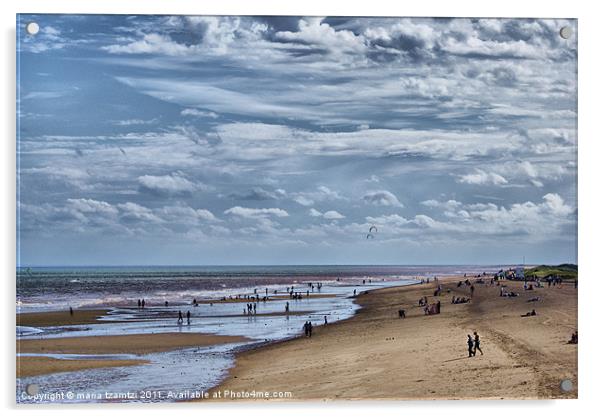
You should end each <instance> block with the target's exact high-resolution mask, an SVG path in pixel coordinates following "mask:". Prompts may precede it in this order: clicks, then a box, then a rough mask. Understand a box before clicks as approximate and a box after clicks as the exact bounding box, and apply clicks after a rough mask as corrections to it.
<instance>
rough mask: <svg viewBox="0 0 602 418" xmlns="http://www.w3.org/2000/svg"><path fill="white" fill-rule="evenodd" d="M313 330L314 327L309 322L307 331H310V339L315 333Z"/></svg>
mask: <svg viewBox="0 0 602 418" xmlns="http://www.w3.org/2000/svg"><path fill="white" fill-rule="evenodd" d="M313 329H314V326H313V325H312V324H311V321H309V322H308V324H307V330H308V333H309V338H311V332H312V331H313Z"/></svg>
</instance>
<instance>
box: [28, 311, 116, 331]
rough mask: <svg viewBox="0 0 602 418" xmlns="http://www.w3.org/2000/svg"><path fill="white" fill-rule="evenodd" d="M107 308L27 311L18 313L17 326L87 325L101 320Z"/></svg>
mask: <svg viewBox="0 0 602 418" xmlns="http://www.w3.org/2000/svg"><path fill="white" fill-rule="evenodd" d="M108 312H109V311H108V310H107V309H82V310H75V311H74V312H73V315H70V313H69V311H68V310H64V311H51V312H27V313H21V314H17V326H25V327H54V326H61V325H86V324H94V323H97V322H100V321H99V319H98V318H100V317H102V316H104V315H107V313H108Z"/></svg>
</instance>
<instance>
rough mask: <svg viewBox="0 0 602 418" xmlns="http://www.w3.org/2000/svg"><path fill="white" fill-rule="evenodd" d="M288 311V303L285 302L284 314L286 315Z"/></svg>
mask: <svg viewBox="0 0 602 418" xmlns="http://www.w3.org/2000/svg"><path fill="white" fill-rule="evenodd" d="M288 311H289V305H288V302H286V305H284V312H286V313H288Z"/></svg>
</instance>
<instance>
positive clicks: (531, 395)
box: [211, 278, 577, 400]
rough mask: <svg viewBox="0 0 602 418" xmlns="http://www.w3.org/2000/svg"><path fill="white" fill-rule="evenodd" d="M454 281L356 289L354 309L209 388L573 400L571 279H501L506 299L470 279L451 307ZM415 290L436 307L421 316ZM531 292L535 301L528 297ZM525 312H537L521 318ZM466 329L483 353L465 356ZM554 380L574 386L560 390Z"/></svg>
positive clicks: (262, 352)
mask: <svg viewBox="0 0 602 418" xmlns="http://www.w3.org/2000/svg"><path fill="white" fill-rule="evenodd" d="M458 280H459V278H450V279H447V280H445V281H444V280H440V283H441V284H442V285H443V289H444V291H443V293H442V294H441V295H440V296H439V297H433V292H434V290H435V287H436V285H435V284H434V283H433V282H431V283H430V284H422V285H412V286H406V287H396V288H389V289H382V290H375V291H372V292H370V293H368V294H362V295H360V296H358V298H357V301H358V303H360V304H361V306H362V309H361V310H360V312H359V313H358V314H357V315H356V316H354V317H353V318H351V319H349V320H346V321H342V322H340V323H336V324H331V325H328V326H320V327H315V328H314V335H313V337H312V338H305V337H301V338H296V339H292V340H288V341H284V342H280V343H276V344H272V345H268V346H265V347H261V348H257V349H254V350H251V351H246V352H242V353H239V354H238V355H237V358H236V365H235V367H234V368H233V369H231V370H230V373H229V376H228V378H227V379H226V380H225V381H224V382H223V383H222V384H221V385H219V386H218V387H217V388H214V389H213V390H212V391H211V392H214V391H216V390H221V391H222V395H223V394H224V391H226V390H227V391H230V393H240V392H251V391H261V392H269V393H274V392H285V391H286V392H290V396H287V400H327V399H345V400H346V399H366V400H368V399H370V400H374V399H442V398H443V399H475V398H478V399H543V398H546V399H549V398H576V397H577V345H572V344H568V343H567V342H568V340H569V338H570V336H571V333H572V332H574V331H575V330H576V329H577V289H575V288H574V287H573V285H572V284H565V285H564V286H562V287H559V286H555V287H550V288H548V287H547V285H546V287H545V288H537V289H534V290H530V291H524V290H523V287H522V283H521V282H508V281H503V282H502V284H504V285H505V286H507V288H508V290H511V291H512V290H513V291H515V292H518V293H519V294H520V295H519V296H518V297H513V298H509V297H500V296H499V293H500V287H498V286H495V285H494V286H489V285H488V284H475V288H476V289H475V294H474V297H473V299H472V301H471V302H470V303H466V304H451V299H452V297H453V296H456V297H458V296H464V297H468V296H469V295H470V290H469V288H467V287H466V286H462V287H460V288H458V287H457V286H456V284H457V282H458ZM473 282H474V280H473ZM448 289H449V292H447V290H448ZM422 296H427V297H428V298H429V302H434V301H436V300H440V301H441V303H442V306H441V314H439V315H428V316H426V315H425V314H424V311H423V309H422V308H420V307H418V303H417V302H418V300H419V299H420V298H421V297H422ZM536 296H539V297H540V299H541V300H540V301H537V302H528V301H527V300H528V299H529V298H532V297H536ZM402 308H403V309H405V311H406V318H405V319H400V318H399V315H398V310H399V309H402ZM532 309H535V310H536V312H537V315H536V316H533V317H521V315H523V314H525V313H526V312H528V311H531V310H532ZM474 331H477V332H478V333H479V335H480V337H481V348H482V350H483V353H484V355H481V354H479V353H477V354H476V356H475V357H472V358H469V357H468V351H467V345H466V340H467V334H472V333H473V332H474ZM562 379H571V381H572V383H573V385H574V390H573V391H570V392H563V391H561V389H560V381H561V380H562ZM222 399H224V396H222ZM231 399H232V398H231V397H228V396H226V397H225V400H231ZM237 399H240V397H237ZM247 399H249V398H247ZM251 399H253V398H251Z"/></svg>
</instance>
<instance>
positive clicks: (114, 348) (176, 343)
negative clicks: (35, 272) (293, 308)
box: [17, 332, 251, 355]
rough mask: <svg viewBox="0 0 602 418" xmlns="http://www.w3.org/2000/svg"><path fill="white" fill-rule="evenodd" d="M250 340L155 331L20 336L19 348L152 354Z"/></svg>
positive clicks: (22, 350)
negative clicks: (36, 336) (79, 335)
mask: <svg viewBox="0 0 602 418" xmlns="http://www.w3.org/2000/svg"><path fill="white" fill-rule="evenodd" d="M247 341H251V340H249V339H248V338H245V337H235V336H225V335H215V334H202V333H192V332H190V333H189V332H185V333H174V332H170V333H156V334H129V335H105V336H90V337H59V338H31V339H20V340H17V352H18V353H22V354H23V355H27V354H30V353H31V354H149V353H158V352H167V351H173V350H176V349H181V348H188V347H205V346H211V345H218V344H228V343H238V342H247Z"/></svg>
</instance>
